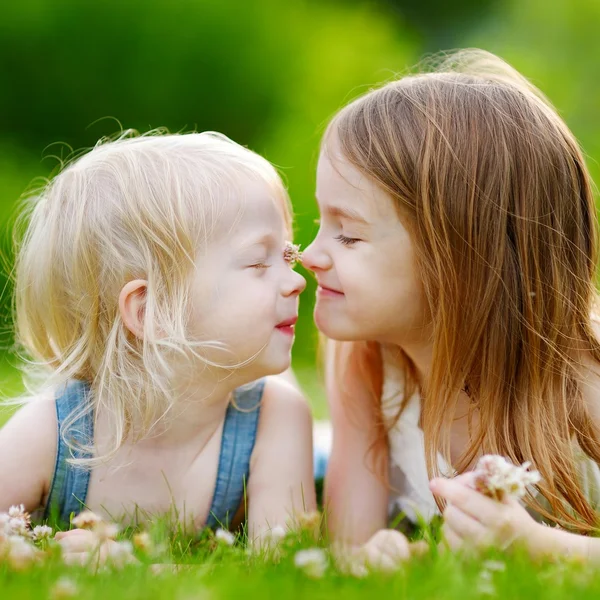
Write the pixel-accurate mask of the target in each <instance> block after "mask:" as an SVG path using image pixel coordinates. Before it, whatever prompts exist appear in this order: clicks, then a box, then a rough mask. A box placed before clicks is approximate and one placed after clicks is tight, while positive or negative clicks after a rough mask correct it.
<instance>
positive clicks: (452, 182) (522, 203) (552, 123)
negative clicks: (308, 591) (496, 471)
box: [324, 50, 600, 532]
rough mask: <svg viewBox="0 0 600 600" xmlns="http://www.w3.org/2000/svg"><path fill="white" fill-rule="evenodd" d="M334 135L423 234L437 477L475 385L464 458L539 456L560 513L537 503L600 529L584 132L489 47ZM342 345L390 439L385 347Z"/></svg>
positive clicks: (463, 462)
mask: <svg viewBox="0 0 600 600" xmlns="http://www.w3.org/2000/svg"><path fill="white" fill-rule="evenodd" d="M331 135H335V136H336V137H337V139H338V140H339V144H340V147H341V150H342V154H343V155H344V156H345V157H346V158H347V159H348V160H349V161H350V162H351V163H352V164H353V165H354V166H355V167H356V168H357V169H359V170H360V171H361V172H363V173H364V174H366V175H367V176H369V177H370V178H371V179H372V180H373V181H375V182H376V183H377V184H378V185H379V186H380V187H381V188H382V189H383V190H385V191H386V192H387V193H388V194H389V195H390V196H391V197H392V198H393V199H394V200H395V202H396V205H397V209H398V214H399V218H400V219H401V220H402V221H403V223H405V225H406V226H407V228H408V230H409V231H410V233H411V237H412V240H413V244H414V246H415V252H416V256H417V258H416V260H417V266H416V268H417V272H419V273H420V274H421V279H422V286H423V291H424V297H425V299H426V302H427V305H428V310H429V314H430V315H431V325H432V330H433V367H432V371H431V376H430V379H429V381H428V382H426V387H425V389H422V390H421V392H422V395H423V405H422V427H423V430H424V434H425V446H426V457H427V465H428V471H429V475H430V476H433V475H436V474H438V468H437V460H436V457H437V452H438V449H439V450H440V451H441V453H442V455H443V456H444V457H445V458H446V459H447V460H448V461H449V460H450V439H449V433H450V432H449V423H450V422H451V418H448V416H452V415H453V414H454V411H455V409H456V406H457V400H458V396H459V393H460V390H462V389H464V388H465V386H466V388H467V390H468V393H469V394H470V396H471V400H472V408H471V410H475V409H476V410H478V412H479V417H480V427H479V428H478V429H477V430H474V429H473V427H472V421H471V420H470V423H471V427H470V430H471V442H470V443H469V445H468V447H467V448H466V449H465V450H464V452H463V453H462V456H461V457H460V460H459V461H458V464H456V465H455V467H456V469H457V470H458V471H459V472H462V471H464V470H465V469H466V468H467V466H468V465H469V464H470V463H471V462H472V461H473V459H474V458H475V457H476V456H477V454H478V452H480V451H481V452H485V453H493V454H500V455H503V456H506V457H507V458H509V459H510V460H511V461H513V462H514V463H522V462H523V461H525V460H529V461H532V463H533V464H534V466H535V468H536V469H538V470H539V471H540V473H541V475H542V478H543V480H542V483H540V484H539V486H538V488H539V490H540V492H541V494H542V495H543V496H544V497H545V499H546V500H547V501H548V503H549V505H550V508H551V511H548V510H547V509H544V507H543V506H542V505H541V504H540V503H539V502H538V501H537V500H536V499H535V498H534V497H529V498H528V500H527V501H528V503H529V505H530V506H532V507H533V508H535V510H537V511H539V512H540V514H542V515H544V516H545V517H547V518H549V519H554V520H555V521H556V522H559V523H561V524H564V525H566V526H569V527H571V528H573V529H575V530H578V531H581V532H589V531H592V530H594V528H596V527H597V523H598V521H597V515H596V514H595V513H594V510H593V508H592V507H591V506H590V504H589V502H588V500H587V499H586V497H585V495H584V493H583V492H582V489H581V485H580V483H579V480H578V473H577V451H578V448H577V446H579V447H580V448H581V449H582V450H583V451H584V452H585V453H586V454H587V455H588V456H589V457H591V458H592V459H593V460H595V461H596V462H599V463H600V432H599V430H598V428H597V427H596V426H595V425H594V422H593V420H592V418H591V416H590V412H589V410H588V407H587V406H586V402H585V400H584V398H583V394H582V388H581V384H580V378H581V366H582V365H581V362H582V361H581V358H582V356H583V355H584V354H585V353H587V354H588V355H589V356H591V357H592V359H593V360H594V361H596V362H598V361H600V345H599V343H598V341H597V338H596V337H595V335H594V332H593V329H592V323H591V315H592V311H593V309H594V306H595V303H596V298H597V293H596V289H595V287H594V277H595V270H596V265H597V251H598V248H597V238H596V217H595V204H594V198H593V193H592V183H591V180H590V176H589V174H588V171H587V169H586V166H585V162H584V159H583V156H582V153H581V151H580V149H579V147H578V144H577V142H576V140H575V138H574V137H573V135H572V134H571V132H570V131H569V129H568V128H567V126H566V125H565V123H564V122H563V121H562V120H561V119H560V117H559V116H558V115H557V113H556V112H555V110H554V109H553V108H552V106H551V105H550V104H549V102H548V101H547V100H546V99H545V98H544V97H543V96H542V94H541V93H540V92H539V91H538V90H537V89H536V88H535V87H533V86H532V85H531V84H530V83H529V82H528V81H527V80H526V79H525V78H524V77H522V76H521V75H519V74H518V73H517V72H516V71H515V70H514V69H513V68H511V67H510V66H509V65H507V64H506V63H505V62H503V61H502V60H501V59H499V58H497V57H495V56H493V55H491V54H489V53H487V52H483V51H477V50H465V51H461V52H458V53H456V54H454V55H451V56H449V57H445V59H443V60H441V61H440V62H439V64H437V65H436V68H435V70H434V71H432V72H428V73H422V74H417V75H413V76H407V77H405V78H402V79H400V80H398V81H393V82H390V83H387V84H386V85H384V86H383V87H381V88H379V89H376V90H373V91H370V92H369V93H367V94H366V95H364V96H363V97H361V98H359V99H357V100H356V101H354V102H352V103H351V104H349V105H348V106H346V107H345V108H343V109H342V110H341V111H340V112H339V113H338V114H337V115H336V116H335V117H334V119H333V121H332V122H331V124H330V125H329V128H328V132H327V134H326V136H325V140H324V143H325V144H326V143H327V139H328V137H329V136H331ZM333 352H334V365H335V369H336V378H337V380H338V381H341V380H343V372H344V369H347V368H349V365H351V364H354V365H356V364H360V365H362V368H363V370H364V371H365V372H366V373H368V374H367V375H366V379H367V383H368V384H369V385H370V386H371V388H372V391H373V394H372V396H373V402H374V406H375V407H376V408H375V409H376V410H377V411H378V413H379V419H380V421H379V422H380V427H379V432H378V445H379V448H382V447H383V446H384V445H385V444H386V443H387V431H388V430H389V428H390V426H391V425H392V423H384V421H383V416H382V415H381V371H382V364H381V356H380V352H379V349H378V347H377V345H376V344H375V345H374V344H372V343H371V344H366V343H365V342H350V343H340V342H336V343H335V344H334V350H333ZM400 363H401V365H400V366H401V368H403V371H404V380H405V384H406V388H407V390H408V392H407V394H406V396H405V398H404V402H406V401H407V400H408V398H409V397H410V393H412V391H413V390H415V389H417V388H418V387H419V385H420V382H418V381H417V378H416V374H415V371H414V365H412V363H411V361H410V359H409V358H408V356H406V355H405V354H404V353H402V355H401V358H400ZM348 396H349V397H348V400H349V402H351V395H350V394H348ZM401 410H402V409H401ZM574 441H575V442H576V444H574V443H573V442H574ZM380 474H381V475H382V476H384V474H383V473H382V472H381V470H380ZM441 506H442V503H440V507H441Z"/></svg>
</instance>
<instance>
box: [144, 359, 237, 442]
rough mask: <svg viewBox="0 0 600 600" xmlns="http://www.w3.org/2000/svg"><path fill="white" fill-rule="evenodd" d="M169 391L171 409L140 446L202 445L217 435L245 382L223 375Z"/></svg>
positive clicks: (204, 376)
mask: <svg viewBox="0 0 600 600" xmlns="http://www.w3.org/2000/svg"><path fill="white" fill-rule="evenodd" d="M207 371H208V369H207V370H205V371H204V372H203V373H202V375H200V376H196V377H195V378H194V379H193V380H188V381H185V382H184V379H183V378H182V379H180V380H179V383H177V384H174V385H173V387H172V393H173V404H172V409H171V411H170V412H169V414H168V415H166V418H165V419H164V420H162V422H159V423H156V425H155V426H154V427H153V429H152V431H151V432H150V434H149V436H148V438H147V439H145V440H142V441H141V442H140V443H142V444H147V445H152V446H160V447H180V446H182V445H185V444H187V443H193V444H194V445H196V444H199V445H202V446H203V445H204V444H206V443H207V442H208V440H209V439H210V438H211V437H212V436H213V435H214V434H215V433H216V432H217V431H218V429H219V427H220V426H221V424H222V423H223V419H224V417H225V412H226V410H227V407H228V405H229V401H230V400H231V396H232V394H233V392H234V390H235V389H236V388H237V387H239V385H241V384H242V383H244V382H239V381H237V379H236V378H235V377H227V376H226V375H224V374H223V373H222V372H212V373H208V372H207Z"/></svg>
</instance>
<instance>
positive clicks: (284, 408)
mask: <svg viewBox="0 0 600 600" xmlns="http://www.w3.org/2000/svg"><path fill="white" fill-rule="evenodd" d="M261 411H262V414H261V421H263V420H266V421H275V420H276V421H278V422H294V421H295V420H297V419H300V420H301V421H302V422H305V421H307V420H308V421H309V422H310V421H311V419H312V416H311V410H310V405H309V403H308V401H307V400H306V398H305V397H304V395H303V394H302V392H301V391H300V390H299V389H298V388H297V387H296V386H295V385H294V384H293V383H291V382H290V381H289V380H286V379H284V378H282V377H279V376H271V377H267V378H266V379H265V387H264V391H263V395H262V407H261Z"/></svg>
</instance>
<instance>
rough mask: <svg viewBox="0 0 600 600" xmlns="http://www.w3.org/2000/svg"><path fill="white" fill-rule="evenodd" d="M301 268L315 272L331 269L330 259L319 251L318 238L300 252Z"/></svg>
mask: <svg viewBox="0 0 600 600" xmlns="http://www.w3.org/2000/svg"><path fill="white" fill-rule="evenodd" d="M302 266H303V267H305V268H306V269H309V270H310V271H315V272H316V271H326V270H327V269H330V268H331V266H332V263H331V257H330V256H329V254H327V253H326V252H324V251H323V250H322V249H321V247H320V244H319V238H318V236H317V237H316V238H315V239H314V240H313V241H312V243H311V244H309V246H308V247H307V248H306V250H304V252H302Z"/></svg>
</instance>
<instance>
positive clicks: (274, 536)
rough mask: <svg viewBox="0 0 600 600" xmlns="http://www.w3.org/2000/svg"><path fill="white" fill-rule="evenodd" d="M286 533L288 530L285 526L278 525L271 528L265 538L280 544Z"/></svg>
mask: <svg viewBox="0 0 600 600" xmlns="http://www.w3.org/2000/svg"><path fill="white" fill-rule="evenodd" d="M286 535H287V532H286V530H285V527H282V526H281V525H277V526H276V527H273V528H271V529H269V531H267V532H266V533H265V540H268V541H269V542H271V543H273V544H279V543H280V542H281V541H283V539H284V538H285V536H286Z"/></svg>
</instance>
